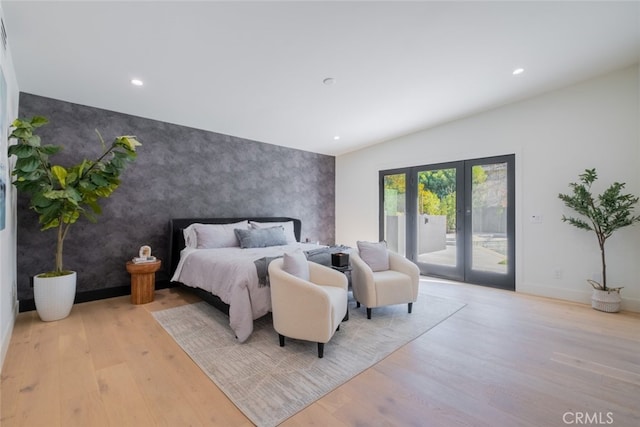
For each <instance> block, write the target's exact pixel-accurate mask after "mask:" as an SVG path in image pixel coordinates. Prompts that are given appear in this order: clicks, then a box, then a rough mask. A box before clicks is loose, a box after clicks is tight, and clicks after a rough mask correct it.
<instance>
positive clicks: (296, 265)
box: [282, 249, 309, 281]
mask: <svg viewBox="0 0 640 427" xmlns="http://www.w3.org/2000/svg"><path fill="white" fill-rule="evenodd" d="M282 269H283V270H284V271H286V272H287V273H289V274H291V275H293V276H296V277H298V278H300V279H302V280H306V281H309V261H307V257H306V256H305V254H304V252H302V249H297V250H295V251H293V252H290V253H285V254H284V256H283V260H282Z"/></svg>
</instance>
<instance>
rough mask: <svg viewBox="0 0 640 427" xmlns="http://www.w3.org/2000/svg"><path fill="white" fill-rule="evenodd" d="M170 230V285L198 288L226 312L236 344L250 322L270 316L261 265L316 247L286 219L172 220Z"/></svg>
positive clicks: (297, 224)
mask: <svg viewBox="0 0 640 427" xmlns="http://www.w3.org/2000/svg"><path fill="white" fill-rule="evenodd" d="M170 229H171V230H170V232H171V234H170V239H171V241H170V251H171V261H170V268H171V273H172V278H171V281H172V282H176V283H179V284H182V285H185V286H188V287H190V288H194V289H198V290H199V292H198V294H199V295H200V296H204V297H205V299H206V300H207V301H209V302H210V303H212V304H213V305H215V306H216V307H218V308H220V309H222V310H224V311H225V312H227V313H228V314H229V325H230V326H231V329H232V330H233V332H234V333H235V335H236V337H237V338H238V341H240V342H244V341H245V340H246V339H247V338H248V337H249V336H250V335H251V332H252V331H253V320H254V319H257V318H259V317H262V316H264V315H265V314H267V313H268V312H270V311H271V291H270V288H269V286H268V285H266V284H265V283H260V282H261V281H262V282H264V277H261V276H260V269H259V267H258V266H259V265H260V261H268V260H270V259H272V258H274V257H278V256H282V255H283V254H284V253H286V252H290V251H294V250H297V249H301V250H303V251H309V250H314V249H317V248H319V247H320V246H318V245H315V244H310V243H300V242H299V240H300V229H301V223H300V220H297V219H293V218H286V217H276V218H190V219H174V220H172V221H171V223H170ZM236 230H240V231H236ZM256 261H258V265H257V264H256ZM265 265H266V264H265ZM260 279H263V280H260Z"/></svg>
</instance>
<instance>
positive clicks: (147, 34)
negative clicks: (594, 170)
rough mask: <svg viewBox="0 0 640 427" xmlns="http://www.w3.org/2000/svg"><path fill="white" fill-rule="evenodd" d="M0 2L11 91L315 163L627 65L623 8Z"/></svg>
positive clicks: (638, 33)
mask: <svg viewBox="0 0 640 427" xmlns="http://www.w3.org/2000/svg"><path fill="white" fill-rule="evenodd" d="M1 6H2V9H3V11H4V15H5V25H6V28H7V33H8V40H9V46H10V48H11V51H12V56H13V60H14V65H15V69H16V74H17V76H18V84H19V87H20V90H21V91H22V92H27V93H32V94H36V95H41V96H46V97H51V98H56V99H60V100H65V101H70V102H74V103H79V104H84V105H89V106H94V107H99V108H104V109H108V110H114V111H119V112H123V113H127V114H132V115H136V116H141V117H147V118H151V119H156V120H161V121H165V122H170V123H176V124H180V125H184V126H190V127H195V128H200V129H205V130H210V131H214V132H219V133H223V134H228V135H234V136H238V137H242V138H248V139H253V140H257V141H262V142H267V143H271V144H277V145H283V146H287V147H294V148H299V149H302V150H308V151H313V152H317V153H324V154H331V155H338V154H341V153H345V152H348V151H352V150H354V149H357V148H360V147H363V146H366V145H371V144H375V143H378V142H381V141H385V140H388V139H391V138H394V137H398V136H401V135H405V134H408V133H412V132H415V131H417V130H421V129H425V128H428V127H431V126H435V125H438V124H440V123H444V122H448V121H451V120H454V119H457V118H460V117H464V116H467V115H470V114H474V113H477V112H480V111H483V110H487V109H491V108H495V107H497V106H499V105H503V104H506V103H510V102H513V101H517V100H520V99H524V98H527V97H531V96H534V95H536V94H539V93H542V92H546V91H549V90H552V89H556V88H559V87H563V86H566V85H569V84H571V83H574V82H578V81H581V80H584V79H587V78H590V77H593V76H596V75H599V74H603V73H606V72H608V71H612V70H615V69H619V68H622V67H625V66H628V65H632V64H634V63H637V62H638V61H639V60H640V2H639V1H625V2H614V1H603V2H593V1H588V2H576V1H562V2H558V1H553V2H551V1H547V2H543V1H537V2H521V1H511V2H485V1H472V2H420V1H414V2H391V1H389V2H365V1H355V2H341V1H331V2H328V1H327V2H308V1H297V2H293V1H289V2H269V1H259V2H244V1H240V2H238V1H235V2H217V1H215V2H214V1H208V2H206V1H200V2H187V1H138V2H134V1H128V2H114V1H84V2H77V1H76V2H59V1H48V2H42V3H39V2H33V1H7V0H1ZM517 67H523V68H524V69H525V72H524V73H523V74H521V75H519V76H513V75H512V74H511V72H512V70H513V69H515V68H517ZM134 77H135V78H139V79H142V80H143V81H144V83H145V84H144V86H142V87H134V86H132V85H131V84H130V83H129V82H130V80H131V79H132V78H134ZM326 77H332V78H335V80H336V82H335V84H333V85H331V86H327V85H324V84H323V79H325V78H326ZM335 135H339V136H340V140H338V141H335V140H334V136H335ZM176 142H178V141H176ZM179 142H180V143H184V141H179Z"/></svg>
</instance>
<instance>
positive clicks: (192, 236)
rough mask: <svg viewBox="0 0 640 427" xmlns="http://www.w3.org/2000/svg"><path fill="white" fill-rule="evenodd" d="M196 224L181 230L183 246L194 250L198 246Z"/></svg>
mask: <svg viewBox="0 0 640 427" xmlns="http://www.w3.org/2000/svg"><path fill="white" fill-rule="evenodd" d="M196 225H201V224H196V223H193V224H191V225H190V226H188V227H187V228H185V229H184V230H182V234H183V235H184V244H185V246H186V247H188V248H195V247H197V246H198V236H197V235H196V228H195V227H196Z"/></svg>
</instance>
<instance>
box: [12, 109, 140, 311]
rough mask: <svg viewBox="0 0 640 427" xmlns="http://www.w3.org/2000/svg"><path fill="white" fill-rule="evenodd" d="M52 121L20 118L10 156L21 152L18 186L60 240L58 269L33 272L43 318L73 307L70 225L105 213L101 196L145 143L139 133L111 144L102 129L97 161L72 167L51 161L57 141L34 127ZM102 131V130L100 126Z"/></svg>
mask: <svg viewBox="0 0 640 427" xmlns="http://www.w3.org/2000/svg"><path fill="white" fill-rule="evenodd" d="M47 123H48V120H47V119H46V118H44V117H40V116H36V117H33V118H31V119H16V120H15V121H14V122H13V123H12V124H11V128H12V132H11V135H10V136H9V137H10V138H15V139H16V140H17V142H16V144H13V145H10V146H9V151H8V154H9V156H12V155H13V156H16V158H17V159H16V162H15V167H14V169H13V171H12V173H11V174H12V175H13V177H14V179H13V184H14V185H15V186H16V188H17V189H18V191H21V192H24V193H26V194H28V195H29V196H30V202H29V207H30V208H31V209H32V210H34V211H35V212H36V213H37V214H38V220H39V223H40V225H41V230H42V231H45V230H49V229H53V230H55V233H56V238H57V244H56V252H55V262H54V266H55V268H54V269H53V270H52V271H49V272H46V273H41V274H37V275H36V276H35V277H34V290H33V294H34V300H35V304H36V311H37V312H38V315H39V316H40V318H41V319H42V320H44V321H51V320H59V319H63V318H65V317H67V316H68V315H69V313H70V311H71V307H72V306H73V301H74V299H75V290H76V272H75V271H71V270H66V269H65V268H64V265H63V262H62V261H63V258H62V255H63V246H64V240H65V238H66V237H67V235H68V233H69V228H70V227H71V225H72V224H74V223H75V222H76V221H78V219H80V217H85V218H87V219H88V220H89V221H91V222H96V220H97V216H98V215H99V214H100V213H101V208H100V205H99V204H98V201H99V200H100V199H101V198H104V197H109V196H111V194H112V193H113V192H114V191H115V190H116V189H117V188H118V186H119V185H120V174H121V173H122V171H123V170H124V169H125V167H126V166H127V164H128V163H129V162H132V161H133V160H135V158H136V155H137V154H136V147H137V146H139V145H141V144H140V142H138V141H137V139H136V138H135V137H134V136H118V137H116V138H115V139H114V140H113V142H112V143H111V144H110V145H106V144H105V142H104V140H103V139H102V137H101V136H100V134H99V133H98V138H99V139H100V142H101V143H102V148H103V150H102V154H100V155H99V156H98V157H97V158H96V159H95V160H87V159H83V160H81V161H80V162H79V163H77V164H75V165H73V166H61V165H56V164H52V163H51V161H50V159H49V157H50V156H52V155H54V154H56V153H58V152H59V151H60V150H61V149H62V147H60V146H58V145H42V144H41V141H40V137H39V136H38V135H36V134H35V130H36V129H37V128H39V127H41V126H44V125H46V124H47ZM96 132H97V131H96Z"/></svg>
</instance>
